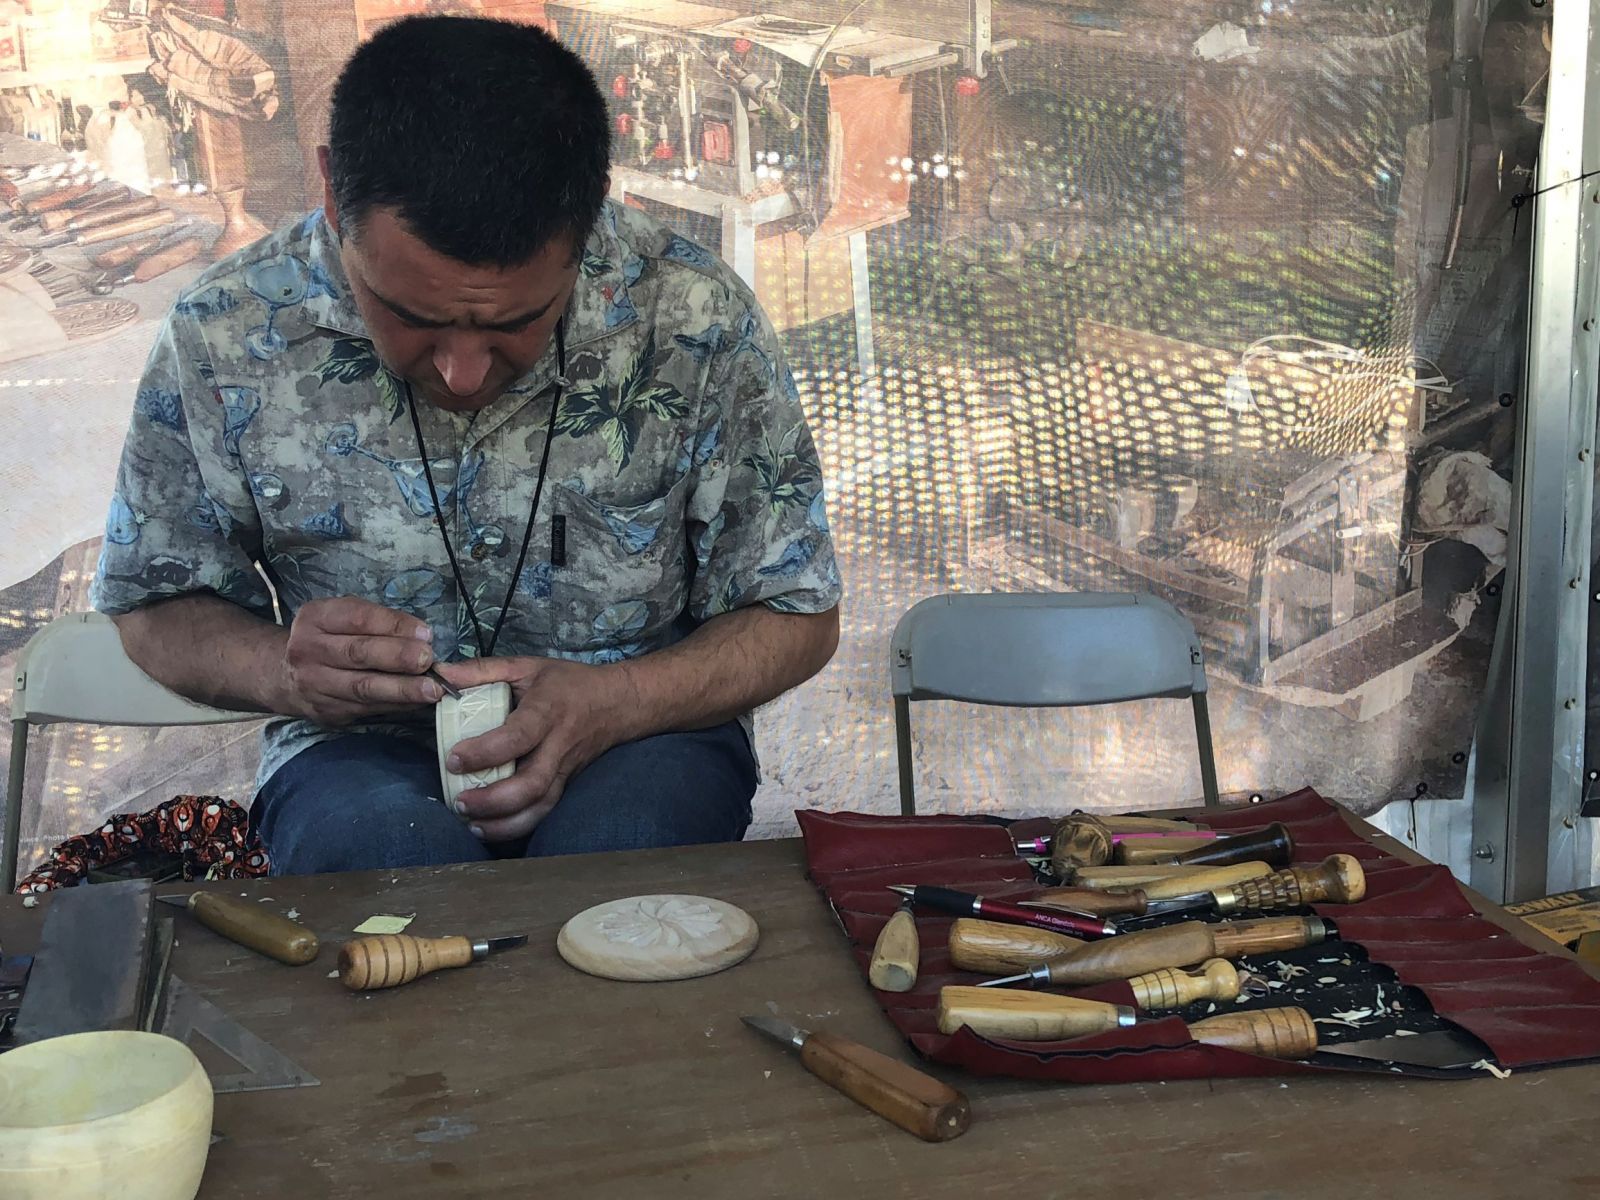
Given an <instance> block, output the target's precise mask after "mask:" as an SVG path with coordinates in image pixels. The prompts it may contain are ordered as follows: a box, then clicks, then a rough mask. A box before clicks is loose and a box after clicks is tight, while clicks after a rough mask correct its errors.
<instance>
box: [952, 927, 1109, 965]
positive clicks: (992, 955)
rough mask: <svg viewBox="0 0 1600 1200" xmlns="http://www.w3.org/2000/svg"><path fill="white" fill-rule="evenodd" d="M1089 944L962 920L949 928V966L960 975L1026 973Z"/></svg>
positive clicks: (1038, 931)
mask: <svg viewBox="0 0 1600 1200" xmlns="http://www.w3.org/2000/svg"><path fill="white" fill-rule="evenodd" d="M1122 936H1123V937H1131V936H1133V935H1131V934H1123V935H1122ZM1112 940H1116V939H1112ZM1088 944H1089V943H1088V942H1085V941H1080V940H1079V939H1078V938H1075V937H1068V936H1067V935H1066V934H1064V933H1051V932H1049V931H1048V930H1045V929H1029V928H1028V927H1027V926H1026V925H1006V924H1002V923H1001V922H999V921H980V920H979V919H978V918H977V917H961V918H959V919H958V920H956V921H953V922H952V923H951V925H950V962H951V965H952V966H955V967H956V968H958V969H960V970H962V971H983V972H985V973H986V974H992V973H994V972H996V971H1026V970H1027V969H1028V968H1029V967H1032V966H1034V965H1036V964H1038V963H1043V962H1050V961H1051V960H1053V959H1057V958H1064V957H1066V956H1067V955H1069V954H1076V953H1077V952H1078V951H1079V950H1082V949H1083V948H1084V947H1085V946H1087V945H1088Z"/></svg>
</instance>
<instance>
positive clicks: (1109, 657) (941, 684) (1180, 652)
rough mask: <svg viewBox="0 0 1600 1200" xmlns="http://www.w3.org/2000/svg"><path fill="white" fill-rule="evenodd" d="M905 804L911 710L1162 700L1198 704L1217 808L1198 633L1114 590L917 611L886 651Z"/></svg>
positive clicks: (972, 597) (942, 602)
mask: <svg viewBox="0 0 1600 1200" xmlns="http://www.w3.org/2000/svg"><path fill="white" fill-rule="evenodd" d="M889 673H890V690H891V692H892V693H893V695H894V700H895V716H896V726H897V735H898V741H899V753H900V780H901V807H902V809H903V810H904V811H906V812H907V813H910V812H912V811H914V808H915V801H914V798H913V790H912V782H911V769H910V728H909V723H910V715H909V704H910V702H911V701H916V700H959V701H965V702H967V703H970V704H989V705H1008V706H1013V707H1019V708H1061V707H1076V706H1081V705H1090V704H1116V703H1120V702H1122V701H1126V700H1145V699H1152V698H1157V697H1177V698H1188V699H1190V700H1191V701H1192V702H1193V704H1194V710H1195V725H1196V736H1197V737H1198V739H1199V743H1200V747H1199V748H1200V765H1201V777H1202V782H1203V783H1204V785H1205V792H1206V800H1207V802H1208V803H1212V804H1215V803H1216V802H1217V789H1216V768H1215V764H1214V761H1213V758H1212V748H1211V728H1210V719H1209V716H1208V715H1207V712H1206V704H1205V695H1206V672H1205V655H1204V652H1203V651H1202V649H1201V646H1200V639H1199V638H1198V637H1197V636H1196V634H1195V631H1194V626H1193V625H1192V624H1191V623H1190V622H1189V620H1188V619H1187V618H1185V617H1184V616H1183V615H1182V614H1181V613H1179V612H1178V610H1177V609H1175V608H1173V607H1172V605H1170V604H1168V603H1167V602H1166V601H1164V600H1161V599H1159V598H1157V597H1155V596H1148V595H1134V594H1131V593H1112V592H1041V593H994V592H990V593H977V594H957V593H950V594H946V595H941V596H934V597H931V598H929V599H927V600H923V601H922V602H920V603H919V604H916V605H914V606H913V607H912V608H911V609H910V610H909V611H907V612H906V614H905V616H903V617H902V618H901V619H900V623H899V624H898V625H897V626H896V628H895V631H894V637H893V639H892V640H891V644H890V666H889Z"/></svg>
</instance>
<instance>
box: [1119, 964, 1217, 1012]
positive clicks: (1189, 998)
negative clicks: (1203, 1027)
mask: <svg viewBox="0 0 1600 1200" xmlns="http://www.w3.org/2000/svg"><path fill="white" fill-rule="evenodd" d="M1128 986H1129V987H1130V988H1132V989H1133V1000H1134V1003H1135V1004H1137V1005H1138V1006H1139V1007H1140V1008H1142V1009H1144V1010H1145V1011H1146V1012H1154V1011H1156V1010H1159V1009H1164V1008H1187V1007H1188V1006H1189V1005H1191V1004H1193V1003H1194V1002H1195V1001H1196V1000H1236V999H1238V996H1239V990H1240V988H1241V987H1242V986H1243V984H1242V982H1241V981H1240V978H1239V972H1238V971H1237V970H1236V969H1235V967H1234V965H1233V964H1232V963H1231V962H1229V961H1228V960H1227V959H1225V958H1212V959H1208V960H1207V961H1206V962H1204V963H1203V964H1201V967H1200V970H1199V971H1180V970H1178V969H1177V968H1176V967H1163V968H1162V969H1161V970H1159V971H1151V972H1149V973H1148V974H1144V975H1135V976H1134V977H1133V978H1132V979H1130V980H1128Z"/></svg>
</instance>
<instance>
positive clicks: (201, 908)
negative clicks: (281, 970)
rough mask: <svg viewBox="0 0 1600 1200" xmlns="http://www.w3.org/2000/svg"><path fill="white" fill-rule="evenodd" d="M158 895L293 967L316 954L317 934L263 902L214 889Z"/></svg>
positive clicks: (233, 938) (307, 960) (199, 919)
mask: <svg viewBox="0 0 1600 1200" xmlns="http://www.w3.org/2000/svg"><path fill="white" fill-rule="evenodd" d="M156 899H157V900H161V901H163V902H165V903H167V904H176V905H178V906H179V907H180V908H186V909H188V910H189V913H190V915H191V916H193V917H194V919H195V920H197V921H199V922H200V924H202V925H204V926H205V927H206V928H207V929H213V930H215V931H216V932H217V933H220V934H221V935H222V936H223V937H225V938H227V939H228V940H230V941H234V942H238V943H239V945H241V946H246V947H248V948H249V949H251V950H254V951H256V952H258V953H260V954H265V955H266V956H267V957H268V958H275V959H277V960H278V961H279V962H281V963H288V964H289V965H290V966H291V967H298V966H303V965H304V964H306V963H308V962H310V961H311V960H312V959H314V958H316V956H317V950H318V948H319V946H318V942H317V935H316V934H314V933H312V932H311V930H309V929H307V928H306V927H305V926H304V925H300V924H297V923H296V922H294V921H291V920H289V918H288V917H283V916H279V915H278V914H277V913H275V912H272V911H271V910H270V909H267V908H264V907H263V906H262V905H260V904H251V903H250V902H249V901H247V900H238V899H235V898H234V897H232V896H219V895H216V894H215V893H213V892H191V893H189V895H188V896H187V897H184V896H157V897H156Z"/></svg>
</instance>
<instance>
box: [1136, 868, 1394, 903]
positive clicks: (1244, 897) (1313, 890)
mask: <svg viewBox="0 0 1600 1200" xmlns="http://www.w3.org/2000/svg"><path fill="white" fill-rule="evenodd" d="M1366 894H1367V875H1366V872H1365V871H1364V870H1363V869H1362V866H1361V860H1360V859H1357V858H1355V857H1354V856H1353V855H1349V854H1331V855H1329V856H1328V857H1327V858H1325V859H1323V860H1322V861H1321V862H1320V863H1317V864H1316V865H1315V866H1310V867H1290V868H1289V869H1288V870H1285V871H1278V872H1277V873H1275V874H1272V875H1265V876H1262V877H1261V878H1259V879H1246V880H1241V881H1240V882H1238V883H1233V884H1229V885H1228V886H1226V887H1221V888H1215V889H1212V890H1209V891H1204V892H1196V894H1194V895H1192V896H1178V897H1175V898H1174V899H1171V900H1156V901H1149V902H1148V903H1147V904H1146V907H1145V912H1144V913H1143V914H1141V915H1143V916H1151V917H1154V916H1162V915H1170V914H1172V913H1180V912H1200V911H1209V912H1217V913H1231V912H1236V911H1240V910H1255V911H1264V910H1267V909H1274V908H1298V907H1299V906H1301V905H1303V904H1355V903H1357V902H1359V901H1360V900H1362V899H1364V898H1365V897H1366Z"/></svg>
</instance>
